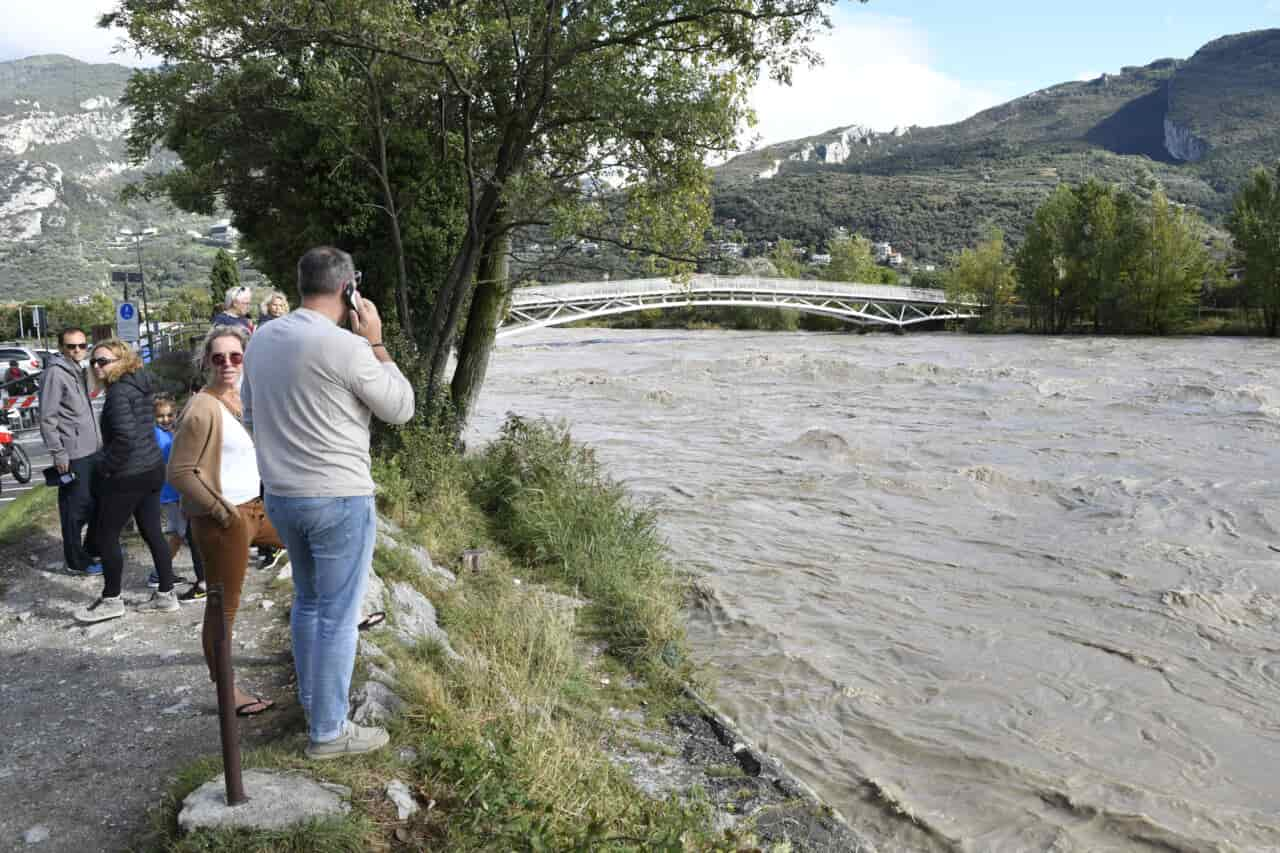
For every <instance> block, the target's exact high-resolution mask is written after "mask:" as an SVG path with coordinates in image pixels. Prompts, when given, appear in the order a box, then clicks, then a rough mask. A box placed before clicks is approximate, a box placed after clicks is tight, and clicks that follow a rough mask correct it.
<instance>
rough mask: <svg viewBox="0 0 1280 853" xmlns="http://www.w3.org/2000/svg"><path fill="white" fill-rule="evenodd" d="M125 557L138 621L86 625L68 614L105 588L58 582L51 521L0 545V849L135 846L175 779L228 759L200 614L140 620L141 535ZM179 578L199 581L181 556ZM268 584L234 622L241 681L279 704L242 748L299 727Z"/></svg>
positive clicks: (58, 556) (247, 725)
mask: <svg viewBox="0 0 1280 853" xmlns="http://www.w3.org/2000/svg"><path fill="white" fill-rule="evenodd" d="M127 547H128V556H127V563H126V568H125V585H124V596H125V601H126V606H127V607H129V612H128V613H126V615H125V616H124V617H123V618H122V619H116V620H111V621H109V622H102V623H98V624H97V625H93V626H89V627H87V628H86V627H84V626H81V625H78V624H77V623H76V622H75V621H74V620H73V619H72V616H71V614H72V612H73V611H74V610H75V609H76V608H77V607H80V606H81V605H83V604H86V603H88V602H89V601H91V600H92V599H93V598H94V597H95V596H96V595H97V594H98V593H99V592H100V591H101V580H99V579H89V578H75V577H70V576H68V575H66V574H63V573H62V571H61V567H62V549H61V544H60V541H59V538H58V531H57V521H56V518H54V519H52V520H49V519H45V521H44V524H43V525H42V526H39V527H38V528H37V529H35V530H33V531H32V532H31V534H30V535H29V536H28V537H26V538H25V539H24V541H22V542H19V543H17V544H15V545H10V546H3V547H0V673H3V675H2V677H0V709H3V713H0V803H3V804H4V805H3V808H2V809H0V850H33V851H42V853H43V852H44V851H49V853H52V852H53V851H67V853H89V851H99V850H101V851H116V850H125V849H129V848H131V847H133V846H135V845H137V844H138V843H139V840H140V838H141V837H142V835H143V834H144V833H145V831H146V830H147V829H148V827H149V817H148V812H149V811H150V810H152V809H154V808H155V807H157V806H158V805H159V804H160V803H161V801H162V799H163V796H164V792H165V790H166V788H167V787H168V784H169V782H170V781H171V779H172V776H173V774H174V772H175V771H176V770H177V769H178V768H180V767H182V766H184V765H186V764H188V763H190V762H191V761H192V760H193V759H196V758H199V757H201V756H206V755H218V754H219V751H220V746H219V740H218V718H217V712H216V702H215V698H214V690H213V685H212V683H210V681H209V678H208V671H207V669H206V668H205V665H204V659H203V656H202V655H201V652H200V624H201V620H202V619H203V617H204V607H205V606H204V603H203V602H199V603H194V604H184V605H183V606H182V609H181V610H180V611H179V612H177V613H165V614H142V613H138V612H136V611H134V610H133V608H132V606H131V605H135V604H138V603H140V602H142V601H145V600H146V599H147V598H148V597H149V595H150V592H151V591H150V590H149V589H147V587H146V577H147V575H148V574H149V573H150V571H151V568H152V567H151V561H150V557H149V555H148V554H147V551H146V549H145V547H144V546H143V544H142V542H141V541H140V540H138V539H137V538H136V536H135V537H131V538H130V540H129V541H128V543H127ZM255 565H256V563H255ZM175 568H176V570H177V571H178V573H179V574H185V575H188V576H190V575H191V563H190V559H189V558H188V557H187V556H186V554H185V551H184V553H183V554H182V555H180V556H179V557H178V559H177V561H176V566H175ZM273 579H274V576H272V575H270V574H269V573H267V572H261V571H256V570H254V569H251V570H250V572H249V575H248V578H247V579H246V583H245V598H244V603H243V604H242V609H241V612H240V617H239V619H238V622H237V625H236V628H237V631H236V636H235V645H234V654H235V658H234V660H235V666H236V670H237V679H238V681H239V682H240V684H241V686H242V687H243V688H244V689H245V690H247V691H250V692H256V693H257V694H259V695H262V696H265V697H268V698H271V699H274V700H276V703H277V707H276V708H274V709H272V710H271V711H269V712H267V713H265V714H263V715H261V716H259V717H254V718H250V719H246V720H244V721H242V723H241V738H242V742H243V744H244V745H245V746H246V747H249V746H253V745H255V744H257V743H260V742H263V741H266V740H270V739H271V738H273V737H276V736H278V735H279V734H280V733H281V732H280V730H279V729H280V727H281V726H283V725H286V719H288V718H294V719H296V717H295V715H293V714H290V713H289V711H290V708H291V706H294V705H295V704H296V703H295V702H294V692H293V688H292V684H291V681H292V675H293V670H292V661H291V659H290V658H289V656H288V625H287V623H286V621H285V613H284V612H283V610H284V608H281V607H274V608H272V609H269V610H268V609H264V608H263V606H262V605H263V600H264V598H265V591H266V589H267V587H268V585H269V584H270V582H271V581H272V580H273ZM180 589H185V587H180ZM42 837H43V840H41V839H42Z"/></svg>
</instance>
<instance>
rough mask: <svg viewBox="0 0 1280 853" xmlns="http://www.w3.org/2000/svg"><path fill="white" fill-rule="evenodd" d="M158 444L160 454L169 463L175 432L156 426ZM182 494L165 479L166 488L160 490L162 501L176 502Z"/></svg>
mask: <svg viewBox="0 0 1280 853" xmlns="http://www.w3.org/2000/svg"><path fill="white" fill-rule="evenodd" d="M155 431H156V444H158V445H160V455H161V456H163V457H164V462H165V464H166V465H168V464H169V451H170V450H171V449H172V448H173V433H171V432H169V431H168V430H165V429H160V427H158V426H157V427H156V428H155ZM179 498H180V496H179V495H178V490H177V489H175V488H174V487H173V486H171V485H169V481H168V480H165V483H164V488H163V489H161V490H160V503H162V504H176V503H177V502H178V500H179Z"/></svg>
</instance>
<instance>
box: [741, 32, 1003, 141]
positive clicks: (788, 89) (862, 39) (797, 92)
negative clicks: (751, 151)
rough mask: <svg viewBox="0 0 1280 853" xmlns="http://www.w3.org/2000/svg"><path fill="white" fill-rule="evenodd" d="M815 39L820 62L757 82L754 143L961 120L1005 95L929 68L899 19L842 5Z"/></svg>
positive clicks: (920, 37) (923, 43) (918, 42)
mask: <svg viewBox="0 0 1280 853" xmlns="http://www.w3.org/2000/svg"><path fill="white" fill-rule="evenodd" d="M834 23H835V28H834V29H833V30H831V31H830V32H829V33H828V34H826V35H824V36H822V37H821V38H820V39H819V41H818V42H817V43H816V44H815V47H816V49H817V50H818V51H819V52H820V53H821V55H822V56H823V58H824V59H825V63H824V64H823V65H821V66H818V67H817V68H796V69H795V70H794V72H793V74H792V84H791V86H781V85H779V84H777V83H774V82H773V81H771V80H762V81H761V82H760V83H759V84H758V85H757V86H756V88H755V90H754V91H753V92H752V95H751V104H752V106H753V107H754V108H755V111H756V115H757V119H758V124H757V125H756V127H755V128H753V129H751V130H750V131H748V133H747V135H745V136H744V137H743V138H744V140H745V141H747V142H750V141H752V137H754V136H756V135H758V136H759V142H760V144H761V145H769V144H772V143H775V142H783V141H785V140H788V139H797V138H799V137H804V136H812V135H814V134H816V133H821V132H823V131H826V130H830V129H832V128H834V127H843V126H846V125H851V124H860V125H863V126H865V127H870V128H872V129H873V130H890V129H892V128H894V127H897V126H908V125H913V124H915V125H920V126H929V125H938V124H948V123H950V122H954V121H960V120H961V119H964V118H968V117H969V116H971V115H973V114H974V113H976V112H978V111H980V110H983V109H986V108H987V107H990V106H994V105H995V104H998V103H1001V102H1003V101H1005V100H1007V98H1006V97H1005V96H1003V95H1001V94H998V93H996V92H993V91H988V90H986V89H984V88H982V87H981V86H975V85H971V84H968V83H965V82H963V81H960V80H956V79H954V78H951V77H948V76H947V75H945V74H943V73H941V72H939V71H937V70H935V69H934V68H932V67H930V65H931V58H930V55H929V46H928V39H927V38H926V36H925V34H924V33H923V32H922V31H921V30H920V29H918V28H917V27H915V26H914V25H913V24H912V23H911V21H910V20H908V19H905V18H892V17H885V16H879V15H872V14H866V13H860V12H859V11H858V10H856V9H855V10H850V11H849V12H848V13H847V14H843V15H840V16H839V17H838V18H837V19H836V20H835V22H834Z"/></svg>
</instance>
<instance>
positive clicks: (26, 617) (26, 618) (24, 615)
mask: <svg viewBox="0 0 1280 853" xmlns="http://www.w3.org/2000/svg"><path fill="white" fill-rule="evenodd" d="M34 615H35V614H34V613H32V612H31V611H30V610H24V611H22V612H21V613H19V614H18V616H17V619H18V621H19V622H24V623H25V622H30V621H31V617H32V616H34Z"/></svg>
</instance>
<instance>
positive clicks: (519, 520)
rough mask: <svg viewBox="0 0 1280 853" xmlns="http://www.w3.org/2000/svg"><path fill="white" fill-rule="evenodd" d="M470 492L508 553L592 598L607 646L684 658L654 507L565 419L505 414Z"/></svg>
mask: <svg viewBox="0 0 1280 853" xmlns="http://www.w3.org/2000/svg"><path fill="white" fill-rule="evenodd" d="M475 494H476V497H477V499H478V500H479V502H480V505H481V506H482V507H483V508H484V509H485V511H486V512H490V513H492V514H493V516H494V519H495V522H496V524H497V531H498V535H499V536H500V537H501V539H502V541H503V542H504V543H505V544H506V545H507V546H508V547H509V548H511V549H512V552H513V553H514V554H516V555H517V556H518V557H519V558H520V559H523V560H527V561H528V562H530V563H531V564H533V565H535V566H538V567H540V568H541V569H542V570H543V571H545V572H547V573H548V575H549V576H551V577H555V578H557V579H559V580H560V581H562V582H563V583H566V584H569V585H570V586H571V587H572V588H576V589H580V590H582V592H583V593H584V594H585V595H586V596H587V597H588V598H589V599H591V601H592V602H593V605H592V606H593V608H594V609H596V610H597V611H598V613H599V618H598V620H597V624H598V626H599V628H600V632H601V634H602V635H603V636H604V637H605V638H606V639H607V640H608V641H609V647H610V650H611V651H612V652H613V654H615V655H617V656H619V657H620V658H622V659H623V660H627V661H630V662H633V663H639V664H651V665H658V664H662V663H665V664H667V665H672V664H674V663H675V662H676V661H678V660H679V659H680V658H681V657H682V655H683V652H682V651H681V646H682V644H683V636H684V629H683V627H682V624H681V616H680V607H681V601H682V595H683V589H684V587H683V584H682V583H681V582H680V581H679V580H678V579H677V578H676V576H675V573H674V572H673V571H672V569H671V566H670V565H669V564H668V563H667V562H666V558H665V554H664V549H663V546H662V542H661V539H660V538H659V536H658V534H657V530H656V527H655V519H654V516H653V513H652V512H650V511H648V510H646V509H641V508H637V507H636V506H634V505H633V503H632V502H631V500H630V498H629V497H628V496H627V494H626V491H625V490H624V489H623V487H622V486H621V485H619V484H618V483H615V482H613V481H612V480H610V479H609V478H608V477H607V476H605V474H604V472H603V471H602V470H601V468H600V465H599V463H598V462H597V461H596V458H595V454H594V453H593V452H592V451H591V450H590V449H589V448H586V447H583V446H582V445H579V444H576V443H575V442H573V440H572V439H571V438H570V436H569V432H568V430H567V429H566V428H565V427H563V426H557V425H553V424H549V423H546V422H543V421H528V420H524V419H522V418H519V417H515V416H513V417H511V418H509V419H508V420H507V422H506V423H505V424H504V425H503V428H502V436H501V438H499V439H498V440H497V441H495V442H494V443H493V444H492V445H490V446H489V447H488V448H487V449H486V451H485V453H484V454H483V456H482V457H481V459H480V462H479V463H478V470H477V474H476V482H475Z"/></svg>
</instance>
